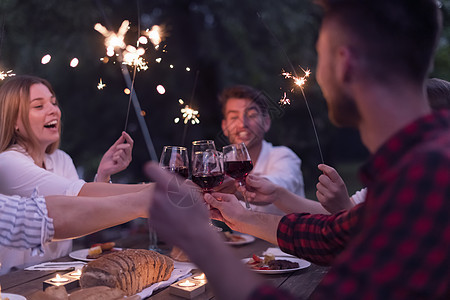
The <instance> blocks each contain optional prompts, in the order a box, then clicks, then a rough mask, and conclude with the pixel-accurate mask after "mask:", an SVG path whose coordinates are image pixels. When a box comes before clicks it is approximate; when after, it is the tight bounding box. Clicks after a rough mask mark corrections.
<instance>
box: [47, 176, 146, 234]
mask: <svg viewBox="0 0 450 300" xmlns="http://www.w3.org/2000/svg"><path fill="white" fill-rule="evenodd" d="M106 185H110V184H106ZM139 186H140V187H141V189H140V191H138V192H134V193H128V194H120V195H116V196H107V197H69V196H47V197H45V200H46V203H47V210H48V216H49V217H50V218H53V225H54V228H55V235H54V239H55V240H58V239H68V238H77V237H80V236H83V235H87V234H90V233H93V232H96V231H99V230H102V229H105V228H108V227H112V226H115V225H119V224H122V223H125V222H128V221H130V220H133V219H136V218H140V217H143V218H147V217H148V206H149V199H150V198H151V197H152V195H153V191H154V186H153V185H145V186H144V185H139Z"/></svg>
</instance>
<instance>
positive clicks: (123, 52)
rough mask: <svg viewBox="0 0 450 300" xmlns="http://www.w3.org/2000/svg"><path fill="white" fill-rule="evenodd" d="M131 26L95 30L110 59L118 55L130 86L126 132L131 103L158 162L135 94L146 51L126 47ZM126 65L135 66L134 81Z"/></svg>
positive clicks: (124, 23) (151, 152)
mask: <svg viewBox="0 0 450 300" xmlns="http://www.w3.org/2000/svg"><path fill="white" fill-rule="evenodd" d="M129 25H130V22H129V21H127V20H125V21H123V22H122V25H121V26H120V28H119V30H118V32H117V33H115V32H113V31H109V30H108V29H106V27H104V26H103V25H101V24H100V23H97V24H95V26H94V29H95V30H97V31H98V32H100V33H101V34H102V35H103V36H104V37H105V46H106V54H107V55H108V56H110V57H112V56H114V55H116V56H117V58H118V60H119V62H121V64H120V65H121V67H120V69H121V71H122V75H123V77H124V79H125V82H126V84H127V86H128V89H129V90H130V101H129V102H128V110H127V116H126V120H125V129H124V130H125V131H126V129H127V124H128V116H129V112H130V106H131V102H133V106H134V109H135V113H136V116H137V119H138V122H139V125H140V127H141V131H142V134H143V135H144V140H145V143H146V145H147V150H148V152H149V154H150V158H151V159H152V160H153V161H156V160H157V159H158V158H157V155H156V151H155V148H154V146H153V142H152V140H151V138H150V133H149V131H148V128H147V124H146V123H145V120H144V117H143V115H142V114H141V112H142V109H141V106H140V104H139V100H138V98H137V96H136V93H135V92H134V79H135V75H136V69H137V66H138V65H139V68H140V69H141V68H142V69H145V68H146V64H145V61H144V60H143V58H142V57H141V56H142V55H143V54H144V53H145V50H144V49H143V48H138V49H136V48H135V47H133V46H126V44H125V42H124V38H125V34H126V33H127V31H128V29H129ZM138 45H139V44H138ZM125 65H134V67H135V68H134V73H133V80H131V77H130V73H129V72H128V69H127V68H126V67H125Z"/></svg>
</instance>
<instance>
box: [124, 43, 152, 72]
mask: <svg viewBox="0 0 450 300" xmlns="http://www.w3.org/2000/svg"><path fill="white" fill-rule="evenodd" d="M144 54H145V50H144V48H141V47H139V48H137V49H136V48H135V47H133V46H131V45H128V46H127V47H126V48H125V50H124V51H123V63H124V64H126V65H129V66H136V68H137V70H138V71H140V70H147V69H148V65H147V62H146V61H145V59H144V58H143V57H142V55H144Z"/></svg>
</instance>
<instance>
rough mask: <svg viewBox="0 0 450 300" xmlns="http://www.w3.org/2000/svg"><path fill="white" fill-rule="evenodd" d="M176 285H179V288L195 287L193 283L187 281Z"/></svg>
mask: <svg viewBox="0 0 450 300" xmlns="http://www.w3.org/2000/svg"><path fill="white" fill-rule="evenodd" d="M178 285H179V286H182V287H191V286H196V284H195V282H192V281H189V280H186V281H183V282H180V283H178Z"/></svg>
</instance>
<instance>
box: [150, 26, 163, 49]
mask: <svg viewBox="0 0 450 300" xmlns="http://www.w3.org/2000/svg"><path fill="white" fill-rule="evenodd" d="M146 33H147V35H148V38H149V39H150V42H151V43H152V44H153V45H154V46H155V49H158V48H159V44H161V41H162V37H163V31H162V28H161V27H160V26H158V25H154V26H153V27H152V29H151V30H148V29H147V30H146Z"/></svg>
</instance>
